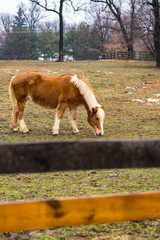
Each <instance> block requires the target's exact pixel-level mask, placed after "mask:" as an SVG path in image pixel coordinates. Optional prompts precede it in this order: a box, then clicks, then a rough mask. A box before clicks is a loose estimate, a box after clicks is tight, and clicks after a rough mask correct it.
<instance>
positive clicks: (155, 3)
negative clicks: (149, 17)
mask: <svg viewBox="0 0 160 240" xmlns="http://www.w3.org/2000/svg"><path fill="white" fill-rule="evenodd" d="M146 4H148V5H149V6H150V7H151V10H152V11H153V15H154V47H155V54H156V67H158V68H160V2H159V0H150V1H146Z"/></svg>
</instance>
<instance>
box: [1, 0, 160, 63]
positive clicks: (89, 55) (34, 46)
mask: <svg viewBox="0 0 160 240" xmlns="http://www.w3.org/2000/svg"><path fill="white" fill-rule="evenodd" d="M33 2H34V3H33ZM40 2H41V1H40V0H39V1H37V0H35V1H32V2H30V6H29V7H26V6H25V5H24V3H21V4H20V5H19V6H18V7H17V13H16V14H15V15H14V16H13V15H10V14H7V13H0V59H4V60H10V59H11V60H13V59H17V60H27V59H30V60H37V59H42V60H54V59H55V60H56V59H58V58H59V55H60V53H61V52H62V51H63V54H62V53H61V55H62V56H61V60H63V56H64V59H65V58H66V59H68V60H72V59H73V60H82V59H83V60H85V59H95V60H96V59H102V58H118V59H137V58H138V57H137V55H136V52H135V49H136V50H137V49H140V50H142V51H145V52H146V51H147V52H149V59H150V60H152V59H156V61H157V66H160V62H159V60H160V54H159V52H160V51H159V49H160V29H159V25H158V24H157V25H156V23H159V21H157V19H159V11H158V10H159V5H158V4H156V3H155V4H154V1H151V3H150V4H148V1H146V0H145V1H142V0H140V1H138V0H135V1H132V0H129V1H128V3H127V4H125V6H123V4H120V5H119V4H118V2H119V1H117V2H116V1H115V3H114V4H113V1H97V0H90V1H89V2H90V4H89V5H88V9H87V11H85V14H86V18H87V20H86V21H85V22H80V23H79V24H74V23H72V24H70V25H67V24H66V23H65V22H64V20H63V25H62V24H61V28H62V29H63V34H60V32H61V30H62V29H61V28H60V25H59V22H60V20H57V21H54V22H49V21H45V20H44V19H45V18H44V16H43V13H44V12H42V8H41V7H39V6H38V5H39V3H40ZM46 2H48V1H47V0H46ZM66 2H67V0H64V1H56V3H55V5H54V6H55V9H54V7H53V9H52V11H53V13H58V15H59V16H61V18H63V19H64V16H63V15H64V14H63V15H62V13H61V15H60V12H57V10H56V8H57V9H58V6H59V5H58V4H66ZM70 2H71V3H72V6H73V1H70ZM109 3H110V4H109ZM144 3H145V4H144ZM74 4H76V3H74ZM62 6H63V5H62ZM44 8H45V6H44ZM77 9H78V8H77ZM46 10H47V9H46ZM151 10H154V11H151ZM69 11H71V9H70V10H69ZM153 13H156V14H157V15H155V14H153ZM62 40H63V41H62ZM60 43H61V44H60ZM62 43H63V44H62ZM60 45H63V47H62V46H61V47H59V46H60ZM115 52H116V53H115ZM117 52H118V53H117ZM124 52H126V53H124ZM154 56H155V57H154ZM59 59H60V58H59ZM146 59H147V55H145V56H144V60H146Z"/></svg>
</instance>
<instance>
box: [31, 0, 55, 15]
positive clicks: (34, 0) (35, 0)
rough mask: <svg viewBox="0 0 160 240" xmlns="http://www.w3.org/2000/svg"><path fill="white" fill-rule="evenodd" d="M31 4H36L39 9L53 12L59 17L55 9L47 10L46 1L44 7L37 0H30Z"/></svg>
mask: <svg viewBox="0 0 160 240" xmlns="http://www.w3.org/2000/svg"><path fill="white" fill-rule="evenodd" d="M30 1H31V2H32V3H36V4H37V5H38V6H40V7H41V8H43V9H45V10H46V11H50V12H54V13H56V14H58V15H59V12H58V11H56V10H55V9H53V8H48V7H47V0H45V5H42V4H41V3H40V2H39V1H38V0H30Z"/></svg>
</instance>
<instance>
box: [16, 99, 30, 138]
mask: <svg viewBox="0 0 160 240" xmlns="http://www.w3.org/2000/svg"><path fill="white" fill-rule="evenodd" d="M25 103H26V99H25V100H23V101H19V102H18V103H17V105H18V117H19V129H20V131H21V132H23V133H27V132H29V130H28V128H27V126H26V124H25V121H24V107H25Z"/></svg>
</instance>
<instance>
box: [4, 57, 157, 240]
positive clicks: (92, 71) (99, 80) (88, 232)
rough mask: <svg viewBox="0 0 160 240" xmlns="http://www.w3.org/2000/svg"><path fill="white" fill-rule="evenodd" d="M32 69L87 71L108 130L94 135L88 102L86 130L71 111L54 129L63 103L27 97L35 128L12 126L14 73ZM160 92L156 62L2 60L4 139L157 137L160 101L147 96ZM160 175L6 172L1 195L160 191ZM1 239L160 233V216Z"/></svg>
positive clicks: (29, 118)
mask: <svg viewBox="0 0 160 240" xmlns="http://www.w3.org/2000/svg"><path fill="white" fill-rule="evenodd" d="M62 70H63V71H62ZM24 71H36V72H40V73H43V74H46V75H59V74H63V73H75V74H78V75H82V76H84V77H86V78H87V79H88V80H89V81H90V83H91V85H92V86H93V88H94V92H95V95H96V98H97V100H98V102H99V103H100V104H102V105H104V106H105V113H106V118H105V123H104V129H105V134H104V136H102V137H98V138H97V137H95V136H94V135H93V131H92V129H91V128H90V126H89V125H88V122H87V120H86V117H87V116H86V112H85V110H84V109H83V108H82V107H80V108H79V109H78V115H77V122H78V126H79V130H80V134H79V135H76V136H75V135H73V134H72V133H71V130H70V127H69V121H68V117H67V113H66V114H65V116H64V119H63V120H62V123H61V126H60V135H59V136H57V137H55V136H52V126H53V122H54V114H55V110H49V109H44V108H42V107H39V106H37V105H34V104H33V103H31V102H28V103H27V106H26V109H25V121H26V124H27V126H28V128H29V129H31V130H32V131H30V133H29V134H26V135H25V134H22V133H12V132H11V130H10V129H9V127H8V126H9V121H10V115H11V104H10V101H9V96H8V85H9V81H10V79H11V77H12V76H14V75H15V74H17V73H20V72H24ZM55 72H56V73H55ZM128 87H130V88H128ZM159 93H160V70H158V69H156V68H155V64H154V62H138V61H114V62H113V61H76V62H64V63H57V62H38V61H0V142H2V143H5V142H35V141H36V142H37V141H52V140H54V141H67V140H73V141H74V140H95V139H96V140H97V139H99V140H106V139H157V138H160V130H159V129H160V113H159V112H160V102H157V103H155V102H148V101H147V99H148V98H153V99H160V97H156V96H155V94H159ZM133 99H141V100H143V101H144V103H140V102H132V100H133ZM159 182H160V170H159V169H125V170H123V169H121V170H119V169H117V170H96V171H75V172H55V173H49V174H18V175H16V174H14V175H1V176H0V200H1V201H8V200H17V199H43V198H45V199H47V198H48V199H49V198H54V197H56V198H57V197H67V196H80V195H81V196H83V195H97V194H109V193H121V192H139V191H151V190H153V191H158V190H159V189H160V187H159ZM0 239H1V240H2V239H3V240H5V239H9V240H11V239H12V240H14V239H30V240H31V239H46V240H47V239H80V240H81V239H98V240H99V239H125V240H126V239H160V221H159V220H154V221H153V220H151V221H141V222H124V223H117V224H101V225H89V226H77V227H66V228H57V229H47V230H43V231H41V230H38V231H26V232H16V233H6V234H1V235H0Z"/></svg>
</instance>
